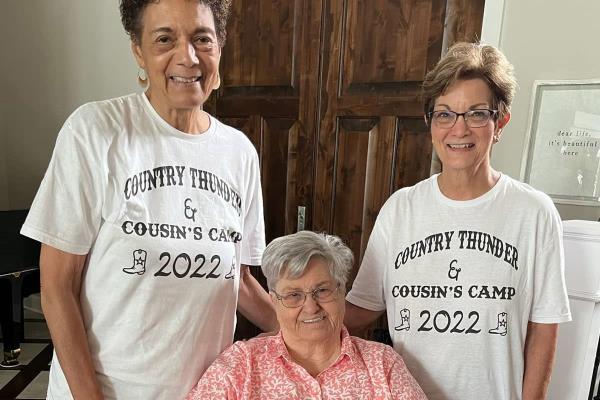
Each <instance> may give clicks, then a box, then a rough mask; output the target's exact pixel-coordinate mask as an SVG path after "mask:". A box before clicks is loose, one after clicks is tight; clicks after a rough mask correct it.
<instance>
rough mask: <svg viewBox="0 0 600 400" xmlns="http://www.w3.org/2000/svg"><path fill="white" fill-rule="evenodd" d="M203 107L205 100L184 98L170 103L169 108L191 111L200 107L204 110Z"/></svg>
mask: <svg viewBox="0 0 600 400" xmlns="http://www.w3.org/2000/svg"><path fill="white" fill-rule="evenodd" d="M203 105H204V98H203V97H200V96H186V97H183V96H182V97H179V98H176V99H171V100H170V101H169V106H170V107H171V108H174V109H177V110H182V109H183V110H191V109H193V108H198V107H200V108H202V106H203Z"/></svg>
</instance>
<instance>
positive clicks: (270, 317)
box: [237, 265, 279, 332]
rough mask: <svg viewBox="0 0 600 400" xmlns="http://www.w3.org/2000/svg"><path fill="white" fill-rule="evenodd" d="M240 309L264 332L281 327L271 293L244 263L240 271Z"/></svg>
mask: <svg viewBox="0 0 600 400" xmlns="http://www.w3.org/2000/svg"><path fill="white" fill-rule="evenodd" d="M237 308H238V311H239V312H241V313H242V315H243V316H244V317H246V318H248V319H249V320H250V322H252V323H253V324H254V325H256V326H258V327H259V328H260V329H261V330H262V331H263V332H270V331H275V330H278V329H279V324H278V322H277V317H276V316H275V307H274V306H273V302H272V301H271V297H270V296H269V294H268V293H267V292H266V291H265V289H263V287H262V286H261V285H260V283H258V281H257V280H256V278H254V276H252V274H251V273H250V267H248V266H247V265H242V268H241V271H240V290H239V299H238V306H237Z"/></svg>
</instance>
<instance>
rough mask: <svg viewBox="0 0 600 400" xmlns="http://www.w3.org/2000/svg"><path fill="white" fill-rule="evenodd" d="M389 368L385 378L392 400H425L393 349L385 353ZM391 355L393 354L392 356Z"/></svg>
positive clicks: (419, 388)
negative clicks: (389, 363)
mask: <svg viewBox="0 0 600 400" xmlns="http://www.w3.org/2000/svg"><path fill="white" fill-rule="evenodd" d="M387 353H388V357H387V358H389V359H391V360H390V361H391V366H390V368H389V371H388V374H387V378H388V386H389V388H390V393H391V394H392V399H393V400H427V397H426V396H425V393H423V389H421V386H419V384H418V383H417V381H416V380H415V378H414V377H413V376H412V375H411V373H410V372H409V371H408V368H406V364H404V360H402V357H400V355H399V354H397V353H396V352H395V351H394V350H393V349H391V348H390V350H388V351H387ZM392 353H393V354H392Z"/></svg>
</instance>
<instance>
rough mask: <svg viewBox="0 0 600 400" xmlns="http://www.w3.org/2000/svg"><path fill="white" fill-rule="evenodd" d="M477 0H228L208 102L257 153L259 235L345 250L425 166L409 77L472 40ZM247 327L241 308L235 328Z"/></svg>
mask: <svg viewBox="0 0 600 400" xmlns="http://www.w3.org/2000/svg"><path fill="white" fill-rule="evenodd" d="M483 3H484V0H472V1H471V0H447V1H446V0H236V1H234V2H233V4H232V7H233V10H232V15H231V18H230V21H229V24H228V29H227V30H228V38H227V43H226V46H225V48H224V52H223V57H222V61H221V74H222V88H221V90H220V91H219V94H218V98H217V101H216V114H217V116H218V117H219V118H220V119H221V120H222V121H223V122H225V123H227V124H230V125H232V126H235V127H237V128H239V129H240V130H242V131H243V132H245V133H246V134H247V135H248V136H249V137H250V139H251V140H252V142H253V143H254V145H255V146H256V148H257V150H258V152H259V155H260V160H261V174H262V185H263V195H264V209H265V224H266V236H267V241H270V240H271V239H273V238H275V237H278V236H280V235H283V234H287V233H292V232H295V231H296V230H297V211H298V207H299V206H302V207H305V208H306V220H305V227H306V229H313V230H316V231H326V232H330V233H334V234H336V235H339V236H340V237H342V238H343V239H344V240H345V241H346V243H348V245H349V246H350V248H351V249H352V250H353V251H354V254H355V256H356V265H355V268H354V270H353V272H352V277H351V279H350V281H349V285H351V282H352V280H353V279H354V276H355V275H356V272H357V271H358V266H359V265H360V260H361V259H362V255H363V252H364V249H365V247H366V244H367V241H368V238H369V235H370V233H371V230H372V228H373V223H374V221H375V218H376V217H377V213H378V212H379V209H380V208H381V206H382V204H383V203H384V202H385V200H386V199H387V198H388V197H389V196H390V194H391V193H393V191H395V190H396V189H398V188H400V187H404V186H409V185H413V184H415V183H417V182H418V181H420V180H422V179H424V178H426V177H427V176H429V171H430V166H431V158H432V149H431V140H430V137H429V133H428V131H427V128H426V126H425V124H424V122H423V117H422V115H423V107H422V102H421V100H420V86H421V83H422V80H423V78H424V76H425V73H426V72H427V71H428V70H429V69H430V68H432V67H433V65H434V64H435V63H436V62H437V61H438V59H439V58H440V56H441V54H442V52H443V50H444V49H445V48H446V46H447V44H451V43H452V42H454V41H458V40H475V39H476V38H477V35H478V33H479V32H480V30H481V20H482V15H483ZM255 333H256V330H254V329H252V327H251V326H250V325H248V324H247V323H246V322H245V321H243V320H242V319H241V323H240V324H239V329H238V337H248V336H251V335H253V334H255Z"/></svg>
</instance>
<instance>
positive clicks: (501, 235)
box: [345, 43, 571, 400]
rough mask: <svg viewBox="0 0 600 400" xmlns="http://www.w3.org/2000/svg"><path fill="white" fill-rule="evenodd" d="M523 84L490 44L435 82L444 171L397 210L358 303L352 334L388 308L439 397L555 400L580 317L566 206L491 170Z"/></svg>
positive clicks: (447, 59) (357, 290) (427, 88)
mask: <svg viewBox="0 0 600 400" xmlns="http://www.w3.org/2000/svg"><path fill="white" fill-rule="evenodd" d="M515 87H516V81H515V78H514V75H513V67H512V65H511V64H510V63H509V62H508V61H507V59H506V58H505V56H504V55H503V54H502V53H501V52H500V51H499V50H498V49H496V48H494V47H492V46H485V45H480V44H472V43H459V44H456V45H454V46H453V47H452V48H450V49H449V50H448V53H447V54H446V55H445V56H444V57H443V58H442V59H441V60H440V61H439V63H438V64H437V65H436V66H435V68H434V69H433V70H432V71H431V72H429V73H428V74H427V76H426V78H425V80H424V83H423V92H424V93H423V94H424V96H423V97H424V107H425V121H426V123H427V125H428V126H429V127H430V129H431V138H432V142H433V146H434V148H435V151H436V153H437V154H438V156H439V158H440V160H441V162H442V166H443V167H442V172H441V173H440V174H437V175H434V176H432V177H431V178H429V179H427V180H425V181H423V182H420V183H418V184H417V185H415V186H413V187H409V188H403V189H401V190H399V191H397V192H396V193H394V194H393V195H392V196H391V197H390V199H389V200H388V201H387V202H386V204H385V205H384V206H383V208H382V209H381V211H380V213H379V215H378V218H377V221H376V223H375V226H374V229H373V232H372V234H371V237H370V239H369V244H368V246H367V250H366V252H365V256H364V258H363V261H362V265H361V267H360V270H359V273H358V275H357V278H356V280H355V281H354V284H353V287H352V290H351V291H350V292H349V293H348V296H347V300H348V302H349V303H348V305H347V307H346V309H347V313H346V319H345V322H346V325H347V326H348V328H349V329H350V331H351V332H353V331H354V330H358V329H361V328H363V327H365V326H367V325H369V324H370V323H371V322H373V321H374V320H375V319H376V318H377V317H379V316H380V315H381V314H382V313H383V312H384V311H386V310H387V320H388V324H389V331H390V334H391V336H392V341H393V343H394V348H395V349H396V351H398V352H399V353H400V354H401V355H402V357H403V359H404V360H405V361H406V365H407V366H408V368H409V369H410V371H411V372H412V373H413V374H414V376H415V378H416V379H417V380H418V381H419V383H420V384H421V386H422V388H423V390H424V392H425V394H426V395H427V396H428V398H429V399H432V400H451V399H461V400H462V399H465V400H467V399H469V400H470V399H498V400H500V399H511V400H517V399H524V400H525V399H543V398H544V397H545V394H546V390H547V386H548V382H549V379H550V375H551V371H552V363H553V358H554V351H555V346H556V335H557V326H558V325H557V324H558V323H561V322H566V321H569V320H570V319H571V315H570V311H569V303H568V301H567V295H566V290H565V281H564V271H563V270H564V260H563V249H562V238H561V221H560V217H559V215H558V212H557V211H556V208H555V207H554V205H553V203H552V201H551V200H550V198H549V197H548V196H546V195H545V194H543V193H541V192H539V191H537V190H535V189H533V188H531V187H530V186H528V185H526V184H523V183H521V182H518V181H516V180H514V179H512V178H510V177H508V176H506V175H504V174H502V173H501V172H499V171H497V170H495V169H494V168H493V167H492V165H491V163H490V152H491V150H492V147H493V145H494V144H495V143H497V142H498V141H499V140H500V137H501V135H502V130H503V128H504V127H505V126H506V124H507V123H508V121H509V120H510V106H511V102H512V100H513V97H514V93H515Z"/></svg>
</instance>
